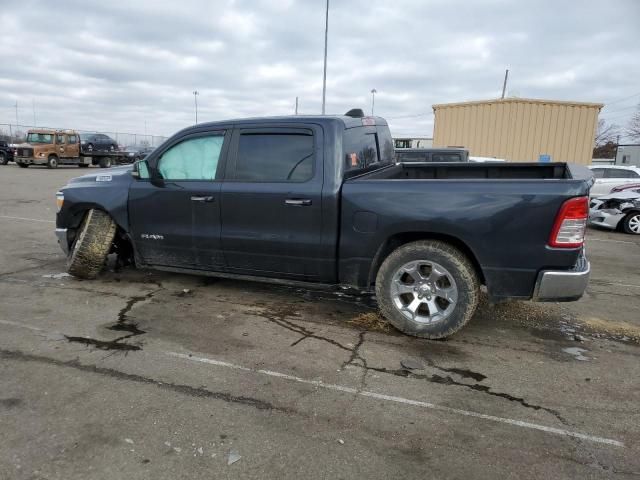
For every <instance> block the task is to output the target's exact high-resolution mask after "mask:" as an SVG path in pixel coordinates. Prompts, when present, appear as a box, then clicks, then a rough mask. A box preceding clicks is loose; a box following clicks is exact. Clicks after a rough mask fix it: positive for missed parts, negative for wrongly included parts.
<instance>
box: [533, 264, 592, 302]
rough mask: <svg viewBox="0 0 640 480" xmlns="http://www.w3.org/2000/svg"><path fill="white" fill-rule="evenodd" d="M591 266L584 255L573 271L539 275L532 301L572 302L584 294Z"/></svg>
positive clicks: (546, 271)
mask: <svg viewBox="0 0 640 480" xmlns="http://www.w3.org/2000/svg"><path fill="white" fill-rule="evenodd" d="M590 273H591V264H590V263H589V261H588V260H587V258H586V257H585V256H584V254H583V255H581V256H580V258H579V259H578V262H577V263H576V265H575V266H574V267H573V268H572V269H571V270H543V271H541V272H540V273H539V274H538V279H537V281H536V286H535V290H534V292H533V298H532V300H534V301H536V302H572V301H574V300H578V299H579V298H580V297H582V295H583V294H584V291H585V290H586V289H587V285H588V283H589V274H590Z"/></svg>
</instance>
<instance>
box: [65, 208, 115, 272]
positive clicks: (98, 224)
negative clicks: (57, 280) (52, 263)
mask: <svg viewBox="0 0 640 480" xmlns="http://www.w3.org/2000/svg"><path fill="white" fill-rule="evenodd" d="M115 234H116V224H115V222H114V221H113V219H112V218H111V217H110V216H109V214H107V213H106V212H103V211H102V210H95V209H92V210H89V211H88V212H87V214H86V215H85V217H84V220H83V221H82V224H81V225H80V229H79V231H78V234H77V236H76V240H75V242H74V243H73V245H72V247H71V252H70V253H69V258H68V260H67V271H68V272H69V273H70V274H71V275H73V276H74V277H79V278H86V279H91V278H95V277H96V276H97V275H98V273H100V270H102V267H103V266H104V262H105V260H106V258H107V254H108V253H109V251H110V250H111V245H112V243H113V238H114V236H115Z"/></svg>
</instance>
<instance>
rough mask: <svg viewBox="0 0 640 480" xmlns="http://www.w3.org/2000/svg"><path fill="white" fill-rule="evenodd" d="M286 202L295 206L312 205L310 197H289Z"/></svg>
mask: <svg viewBox="0 0 640 480" xmlns="http://www.w3.org/2000/svg"><path fill="white" fill-rule="evenodd" d="M284 203H285V204H287V205H293V206H294V207H308V206H309V205H311V200H310V199H308V198H287V199H286V200H285V201H284Z"/></svg>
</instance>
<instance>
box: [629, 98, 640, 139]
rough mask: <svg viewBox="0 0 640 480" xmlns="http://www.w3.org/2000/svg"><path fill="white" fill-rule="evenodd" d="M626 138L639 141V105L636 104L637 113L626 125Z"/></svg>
mask: <svg viewBox="0 0 640 480" xmlns="http://www.w3.org/2000/svg"><path fill="white" fill-rule="evenodd" d="M627 136H628V137H630V138H632V139H633V140H639V141H640V104H638V111H637V112H636V113H634V114H633V117H631V120H629V123H628V125H627Z"/></svg>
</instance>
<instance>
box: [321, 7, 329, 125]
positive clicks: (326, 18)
mask: <svg viewBox="0 0 640 480" xmlns="http://www.w3.org/2000/svg"><path fill="white" fill-rule="evenodd" d="M328 37H329V0H327V8H326V11H325V16H324V72H323V74H322V115H324V112H325V103H326V98H327V39H328Z"/></svg>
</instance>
